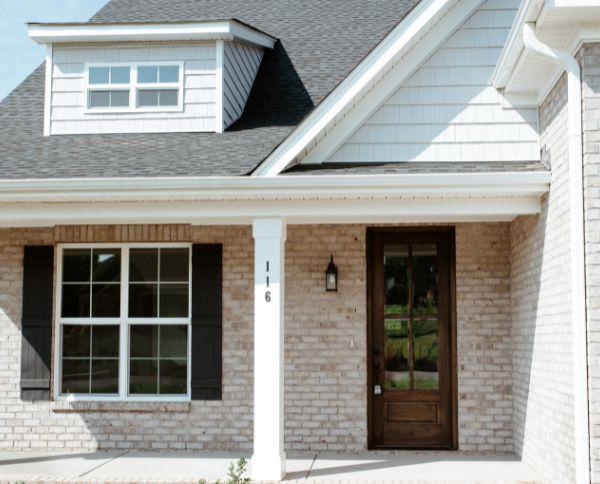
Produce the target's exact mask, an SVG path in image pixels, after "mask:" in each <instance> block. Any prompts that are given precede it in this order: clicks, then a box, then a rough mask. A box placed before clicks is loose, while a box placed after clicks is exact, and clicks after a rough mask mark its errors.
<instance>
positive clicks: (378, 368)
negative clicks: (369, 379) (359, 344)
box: [373, 348, 381, 395]
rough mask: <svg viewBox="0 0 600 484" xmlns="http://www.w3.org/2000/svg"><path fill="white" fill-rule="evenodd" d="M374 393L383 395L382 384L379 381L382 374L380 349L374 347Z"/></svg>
mask: <svg viewBox="0 0 600 484" xmlns="http://www.w3.org/2000/svg"><path fill="white" fill-rule="evenodd" d="M373 373H374V379H373V380H374V381H373V393H375V395H381V384H380V383H379V375H380V374H381V361H380V359H379V349H377V348H375V349H373Z"/></svg>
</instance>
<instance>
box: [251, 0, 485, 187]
mask: <svg viewBox="0 0 600 484" xmlns="http://www.w3.org/2000/svg"><path fill="white" fill-rule="evenodd" d="M481 4H483V0H462V1H460V2H458V3H457V2H456V1H455V0H423V1H422V2H421V3H419V4H418V5H417V6H416V7H415V8H414V9H413V10H412V11H411V12H410V13H409V14H408V15H407V16H406V18H405V19H404V20H403V21H402V22H400V24H399V25H398V26H396V28H394V29H393V30H392V32H391V33H390V34H388V36H387V37H386V38H384V39H383V40H382V41H381V43H380V44H379V45H377V47H375V48H374V49H373V51H372V52H371V53H370V54H369V55H368V56H367V57H366V58H365V59H364V60H363V61H362V62H361V63H360V64H359V65H358V66H357V67H356V68H355V69H354V70H353V71H352V72H351V73H350V74H349V75H348V77H346V79H345V80H344V81H342V82H341V83H340V84H339V85H338V87H336V88H335V89H334V90H333V91H332V92H331V93H330V94H329V96H328V97H327V98H326V99H325V100H324V101H323V102H322V103H321V104H320V105H319V106H318V107H317V108H316V109H315V110H314V111H313V112H312V113H311V114H310V115H309V116H308V117H307V118H306V120H305V121H303V122H302V123H301V124H300V126H298V127H297V128H296V130H295V131H294V132H293V133H292V134H291V135H290V136H289V137H288V138H287V139H286V140H285V141H284V142H283V143H282V144H281V145H279V147H278V148H277V149H276V150H275V151H273V153H272V154H271V155H270V156H269V157H268V158H267V159H266V160H265V161H263V163H262V164H261V165H259V166H258V167H257V169H256V170H255V171H254V173H253V176H276V175H277V174H279V173H281V171H283V170H284V169H285V168H286V167H287V166H288V165H289V164H290V163H291V162H292V161H293V160H294V159H295V158H296V157H297V156H298V155H299V154H300V153H301V152H302V150H303V149H305V148H306V147H307V146H308V145H309V144H310V143H311V142H312V141H313V140H314V139H315V138H316V137H317V136H318V135H319V133H320V132H321V131H322V130H323V129H325V128H326V127H327V125H328V124H329V123H330V122H331V121H333V120H334V119H335V118H336V116H338V115H340V114H341V113H342V112H343V110H344V109H345V108H347V107H348V106H351V103H352V102H353V101H354V100H355V99H356V98H357V96H358V95H360V93H361V92H363V89H365V88H366V87H368V86H369V85H370V84H373V83H374V82H375V81H376V79H377V78H378V76H379V77H381V75H382V74H383V73H384V72H385V69H386V68H389V67H390V64H391V63H392V62H393V60H394V58H395V57H396V55H397V54H398V53H399V52H401V51H402V50H403V49H408V48H410V47H411V43H412V42H413V40H414V39H415V38H416V37H417V35H418V34H420V33H422V32H424V31H425V29H428V28H431V27H432V25H434V24H435V23H436V21H435V20H436V18H438V17H439V16H441V15H443V13H444V12H446V11H448V9H449V8H450V7H452V6H453V5H455V6H454V8H453V9H452V10H451V11H450V12H449V13H447V14H446V16H445V17H444V18H443V19H442V20H440V23H439V24H438V25H436V26H435V28H434V29H432V31H430V32H429V33H428V34H426V38H425V39H424V40H423V41H422V42H419V43H418V46H417V48H416V49H417V50H418V51H419V55H420V56H422V57H419V59H420V60H419V61H418V62H417V55H415V58H414V60H412V61H408V63H407V62H406V60H403V61H402V62H400V63H399V64H398V66H399V67H398V71H397V73H396V74H395V76H399V77H402V76H407V75H409V74H410V72H412V71H414V68H416V67H418V65H420V64H421V63H422V62H423V61H425V60H426V59H427V57H428V54H430V53H431V52H433V50H434V49H435V48H436V47H437V46H439V44H440V43H441V42H443V40H444V39H446V38H447V37H448V36H449V35H450V34H451V33H452V32H453V31H454V30H455V29H456V28H457V27H459V26H460V25H461V23H462V22H463V21H464V20H466V19H467V18H468V17H469V15H471V14H472V13H473V12H474V11H475V10H476V9H477V8H478V7H479V6H480V5H481ZM427 39H429V40H427ZM409 63H410V65H414V66H415V67H414V68H413V69H412V71H409V69H408V68H409ZM405 65H406V67H404V66H405ZM394 71H396V68H394V69H393V71H392V72H394ZM391 77H393V76H392V73H389V74H388V76H387V77H386V78H385V79H384V80H383V81H382V83H380V84H378V85H377V88H376V89H373V90H372V91H371V92H370V93H369V95H368V96H367V97H369V99H372V101H371V102H376V101H377V99H379V98H382V99H385V98H386V97H387V96H388V95H389V94H391V92H392V90H390V91H389V92H387V89H390V86H392V85H393V87H397V83H398V81H397V78H394V80H393V82H392V81H391V80H390V78H391ZM371 87H372V86H371ZM373 92H375V93H376V94H374V95H373V96H371V95H372V94H373ZM375 96H377V98H376V97H375ZM361 104H362V103H361ZM373 109H374V108H373ZM356 111H360V114H361V120H362V119H363V116H364V115H365V113H364V112H363V111H362V110H359V109H356V108H355V109H354V110H353V111H352V114H354V113H355V112H356ZM367 111H369V110H367ZM354 116H358V115H354ZM353 119H354V118H353ZM346 124H348V125H352V122H347V123H346ZM336 129H337V128H336ZM348 130H349V128H348V127H346V128H345V130H344V132H345V131H348ZM330 136H331V133H330ZM339 136H341V135H336V136H331V137H332V138H335V140H336V142H342V141H345V139H341V138H340V137H339Z"/></svg>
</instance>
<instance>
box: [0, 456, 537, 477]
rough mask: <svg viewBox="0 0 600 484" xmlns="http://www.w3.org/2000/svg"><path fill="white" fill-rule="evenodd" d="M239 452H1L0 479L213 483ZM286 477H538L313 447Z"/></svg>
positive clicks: (441, 459)
mask: <svg viewBox="0 0 600 484" xmlns="http://www.w3.org/2000/svg"><path fill="white" fill-rule="evenodd" d="M239 457H240V456H239V455H238V454H225V453H199V452H181V453H167V452H133V451H126V452H92V453H60V454H58V453H34V452H1V453H0V482H12V483H14V482H37V483H41V482H61V483H65V482H70V483H75V482H78V483H79V482H85V483H95V482H111V483H121V482H122V483H142V482H143V483H149V482H169V483H171V482H190V483H192V482H193V483H198V482H199V481H200V479H206V481H207V482H214V481H215V480H217V479H222V480H223V479H225V477H226V474H227V468H228V466H229V464H230V463H231V462H234V461H237V459H238V458H239ZM287 470H288V474H287V476H286V479H285V482H290V483H294V482H303V483H314V484H316V483H351V482H354V483H359V482H360V483H373V484H374V483H386V484H391V483H414V482H419V483H442V482H443V483H449V482H455V483H458V482H460V483H476V482H477V483H517V482H522V483H533V482H543V481H541V480H539V479H537V477H536V475H535V473H534V472H533V470H532V469H530V468H529V467H528V466H527V465H525V464H524V463H522V462H520V461H519V460H518V459H517V458H516V457H514V456H510V455H498V456H495V455H486V456H482V455H467V454H461V453H442V452H431V453H418V452H415V453H408V452H404V453H393V452H389V453H366V454H361V455H347V454H344V455H341V454H328V453H315V454H312V455H311V454H305V455H293V454H292V455H289V456H288V459H287Z"/></svg>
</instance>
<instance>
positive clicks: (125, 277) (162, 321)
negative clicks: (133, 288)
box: [53, 242, 192, 402]
mask: <svg viewBox="0 0 600 484" xmlns="http://www.w3.org/2000/svg"><path fill="white" fill-rule="evenodd" d="M177 248H180V249H183V248H185V249H188V251H189V276H188V277H189V281H188V285H189V286H188V316H187V318H160V317H156V318H129V317H128V311H129V252H130V250H131V249H177ZM65 249H120V250H121V288H120V289H121V308H120V316H119V317H118V318H92V317H90V318H63V317H62V316H61V313H62V284H63V278H62V275H63V274H62V270H63V268H62V265H63V253H64V250H65ZM57 252H58V260H57V271H56V290H55V292H54V294H55V301H54V308H55V317H54V320H55V325H54V328H55V332H54V334H55V335H56V336H55V338H54V372H53V373H54V399H55V400H66V401H119V402H120V401H128V402H189V401H191V395H192V382H191V374H192V371H191V362H192V244H191V243H166V242H165V243H146V242H144V243H125V244H124V243H115V244H111V243H93V244H58V245H57ZM72 324H79V325H90V326H101V325H109V326H110V325H112V326H114V325H119V394H118V395H104V394H95V395H94V394H89V395H88V394H86V395H83V394H62V393H61V380H62V335H63V330H62V328H63V326H65V325H72ZM140 324H151V325H156V326H159V325H160V326H166V325H178V326H182V325H187V328H188V337H187V338H188V348H187V394H186V395H131V396H130V395H129V328H130V326H133V325H140Z"/></svg>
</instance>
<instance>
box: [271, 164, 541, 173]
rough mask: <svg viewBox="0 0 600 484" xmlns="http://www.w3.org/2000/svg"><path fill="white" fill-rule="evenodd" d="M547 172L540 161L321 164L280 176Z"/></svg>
mask: <svg viewBox="0 0 600 484" xmlns="http://www.w3.org/2000/svg"><path fill="white" fill-rule="evenodd" d="M511 171H512V172H531V171H548V168H547V167H546V166H545V165H544V164H542V163H541V162H539V161H494V162H478V163H471V162H465V163H455V162H452V163H450V162H438V163H435V162H421V161H417V162H403V163H398V162H388V163H362V164H361V163H352V164H349V163H348V164H342V163H323V164H322V165H296V166H293V167H291V168H289V169H287V170H286V171H284V172H283V173H282V175H386V174H387V175H404V174H411V173H500V172H511Z"/></svg>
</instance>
